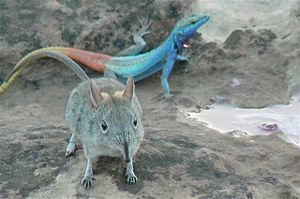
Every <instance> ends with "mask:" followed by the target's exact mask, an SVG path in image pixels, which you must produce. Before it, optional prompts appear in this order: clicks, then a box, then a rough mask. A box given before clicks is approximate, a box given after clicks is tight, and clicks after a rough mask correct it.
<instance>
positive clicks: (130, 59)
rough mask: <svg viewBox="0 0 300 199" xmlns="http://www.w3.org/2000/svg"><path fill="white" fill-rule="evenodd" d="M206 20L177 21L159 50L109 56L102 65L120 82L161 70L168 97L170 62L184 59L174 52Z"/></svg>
mask: <svg viewBox="0 0 300 199" xmlns="http://www.w3.org/2000/svg"><path fill="white" fill-rule="evenodd" d="M208 19H209V17H208V16H204V17H199V16H198V15H195V14H193V15H190V16H188V17H187V18H183V19H181V20H180V21H179V22H177V24H176V26H175V27H174V29H173V30H172V32H171V33H170V35H169V37H168V38H167V39H166V40H165V41H164V42H163V43H162V44H161V45H160V46H159V47H157V48H155V49H153V50H151V51H149V52H146V53H143V54H139V55H133V56H124V57H112V59H111V60H110V61H109V62H107V63H106V67H107V69H109V70H111V71H113V72H114V73H115V74H116V75H117V77H118V78H120V79H123V80H125V79H127V78H128V76H133V77H134V80H135V81H139V80H141V79H143V78H145V77H147V76H150V75H152V74H153V73H155V72H157V71H160V70H162V75H161V83H162V86H163V88H164V95H170V87H169V84H168V80H167V79H168V77H169V75H170V73H171V72H172V70H173V66H174V63H175V61H176V60H178V61H182V60H186V59H185V58H184V57H183V56H180V55H178V52H179V51H180V50H181V49H182V48H183V47H184V44H185V43H186V42H187V41H188V40H189V39H190V38H191V37H192V36H193V34H194V33H195V32H196V30H197V29H198V28H199V27H201V26H202V25H203V24H205V23H206V22H207V21H208Z"/></svg>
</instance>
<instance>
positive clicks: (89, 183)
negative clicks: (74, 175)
mask: <svg viewBox="0 0 300 199" xmlns="http://www.w3.org/2000/svg"><path fill="white" fill-rule="evenodd" d="M94 180H95V178H93V160H92V159H91V158H88V160H87V163H86V169H85V174H84V177H83V179H82V181H81V183H82V185H83V186H84V187H85V188H86V189H90V188H92V187H93V186H94Z"/></svg>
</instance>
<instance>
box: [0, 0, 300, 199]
mask: <svg viewBox="0 0 300 199" xmlns="http://www.w3.org/2000/svg"><path fill="white" fill-rule="evenodd" d="M205 2H206V1H204V2H203V3H202V5H203V10H204V12H205V14H208V15H212V19H211V21H210V22H209V24H207V25H204V26H203V27H202V28H201V29H200V31H199V33H198V34H197V35H195V37H194V38H193V39H192V40H191V42H190V43H191V47H190V48H189V49H188V50H187V51H186V52H187V53H188V54H189V55H190V57H191V58H190V61H189V63H177V64H176V65H175V69H174V71H173V72H172V75H171V76H170V79H169V82H170V86H171V88H172V92H173V93H174V94H175V96H174V97H173V98H171V99H168V100H165V99H161V95H162V88H161V86H160V79H159V74H155V75H153V76H151V77H149V78H146V79H145V80H143V81H140V82H138V83H137V84H136V94H137V96H138V97H139V99H140V102H141V104H142V106H143V112H144V117H143V121H144V126H145V139H144V141H143V143H142V145H141V147H140V149H139V151H138V153H137V155H136V157H135V159H134V168H135V171H136V175H137V177H138V182H137V184H136V185H132V186H129V185H127V184H126V183H125V179H124V177H123V175H124V163H123V161H122V160H121V159H117V158H109V157H100V158H99V160H98V161H97V162H96V163H95V164H94V173H95V178H96V183H95V186H94V188H93V189H92V190H90V191H86V190H84V188H83V187H82V185H81V183H80V181H81V179H82V177H83V175H84V169H85V157H84V155H83V151H82V148H81V147H79V150H78V151H77V155H76V156H75V157H72V158H68V159H66V158H65V157H64V151H65V148H66V146H67V140H68V138H69V136H70V134H69V131H68V126H67V123H66V121H65V119H64V111H65V105H66V102H67V99H68V96H69V94H70V92H71V90H72V89H73V88H74V87H75V86H76V85H77V84H78V83H79V78H78V77H76V76H75V74H73V73H72V72H71V71H70V70H69V69H68V68H67V67H65V66H64V65H63V64H61V63H58V62H57V61H54V60H51V59H45V60H40V61H38V62H37V63H34V64H32V65H31V66H32V67H29V68H28V69H27V70H26V71H24V72H23V73H22V75H21V76H20V77H19V78H18V79H17V81H16V82H15V83H14V85H13V86H12V87H11V88H10V89H9V90H7V91H6V92H5V93H4V94H3V95H1V96H0V148H1V150H0V157H1V158H0V161H1V164H0V171H1V172H0V197H1V198H24V197H31V198H88V197H92V198H124V197H126V198H203V199H204V198H245V199H252V198H274V199H276V198H278V199H282V198H290V199H296V198H300V175H299V171H300V151H299V148H297V147H295V146H293V145H291V144H288V143H286V142H285V141H284V140H282V139H281V138H280V134H281V132H277V133H273V134H271V135H269V136H253V137H249V136H242V137H239V138H236V137H234V136H233V135H231V134H221V133H219V132H216V131H214V130H212V129H209V128H207V127H206V126H205V125H203V124H201V123H198V122H197V121H193V120H189V119H187V118H186V117H185V116H184V115H183V114H182V113H181V112H180V111H179V110H188V111H195V112H199V111H200V108H205V107H206V106H208V105H209V104H212V103H213V102H215V101H216V100H219V99H225V100H226V101H229V102H230V103H231V104H233V105H235V106H238V107H248V108H252V107H256V108H257V107H265V106H268V105H273V104H286V103H288V102H289V97H290V96H291V94H292V93H293V92H294V91H296V90H297V88H299V84H298V83H297V82H298V80H299V74H300V73H297V71H298V70H299V65H298V64H297V63H299V52H300V51H299V45H295V44H296V43H298V41H299V40H298V39H299V37H298V36H297V34H296V33H297V31H298V30H297V27H296V26H295V25H294V24H295V23H298V24H299V10H300V9H299V5H300V4H299V1H291V2H289V3H285V7H284V11H285V15H284V19H285V20H288V21H287V22H286V23H285V24H289V25H288V26H285V27H286V28H285V29H286V30H287V32H290V33H291V35H290V36H289V35H286V36H285V37H284V35H283V36H282V34H283V33H282V32H280V31H281V30H279V29H278V28H273V27H274V26H270V24H272V23H274V20H275V19H276V18H274V17H273V18H272V17H269V18H263V17H262V16H261V15H257V17H256V19H257V21H256V22H260V21H263V22H264V23H261V24H258V25H257V26H255V27H253V26H250V25H249V26H247V27H245V26H244V25H241V24H240V23H236V22H235V21H234V20H233V21H231V20H227V21H226V20H224V23H227V24H229V28H228V32H223V33H222V32H221V33H222V34H221V33H220V32H217V31H218V30H222V27H221V26H219V24H220V23H221V22H220V21H219V20H221V19H218V17H219V15H217V14H216V13H217V11H220V9H219V8H220V7H222V5H223V4H222V3H220V2H219V4H218V3H216V4H215V6H212V5H211V4H209V2H206V3H205ZM230 2H231V3H232V2H233V1H230ZM251 2H252V1H251ZM257 2H260V3H258V4H255V2H254V1H253V4H251V3H247V4H245V6H249V9H252V10H253V13H255V12H259V11H261V9H255V8H260V6H262V7H263V6H264V5H266V4H270V3H269V2H268V1H265V2H264V1H258V0H257ZM275 3H277V4H278V5H279V4H280V2H279V1H275ZM250 4H251V6H250ZM254 4H255V5H254ZM195 5H198V7H197V6H195ZM280 5H281V4H280ZM255 6H256V7H255ZM274 7H276V6H274ZM199 9H200V11H201V2H199V1H163V0H156V1H154V0H151V1H150V0H149V1H129V2H128V3H126V4H124V3H122V1H115V0H114V1H101V2H99V1H83V0H76V1H60V0H58V1H49V2H45V3H44V2H36V1H31V0H30V1H26V2H25V1H24V2H21V1H17V0H13V1H11V0H10V1H8V0H6V1H5V0H4V1H2V2H1V3H0V13H1V14H0V22H1V23H0V52H1V53H0V60H1V62H0V68H1V70H0V80H3V79H4V78H5V77H6V75H7V74H8V73H9V71H10V70H11V69H12V67H13V66H14V64H16V63H17V61H18V60H19V59H20V58H21V57H22V56H24V55H25V54H26V53H28V52H30V51H32V50H34V49H38V48H41V47H46V46H57V45H62V46H72V47H76V48H81V49H87V50H91V51H99V52H100V51H101V52H105V53H107V54H110V55H113V54H116V53H118V52H119V51H120V50H122V49H124V48H126V47H127V46H129V45H130V44H131V35H130V34H131V31H134V30H136V29H138V25H139V24H138V21H137V20H136V16H143V15H147V14H151V19H152V20H153V23H152V26H151V31H152V33H151V34H149V35H147V36H146V40H147V42H148V44H149V45H148V49H151V48H153V47H155V46H157V45H158V44H159V43H160V42H161V41H163V39H164V38H166V36H167V35H168V33H169V32H170V31H171V29H172V27H173V25H174V23H175V22H176V21H177V20H178V19H179V18H181V17H182V16H185V15H187V14H188V13H190V12H191V11H194V12H198V10H199ZM273 9H274V10H272V11H273V12H272V14H273V15H276V9H275V8H273ZM278 9H280V8H279V6H278ZM201 13H203V12H201ZM210 13H211V14H210ZM230 13H233V11H232V12H230V11H227V12H226V10H223V12H222V13H221V14H222V16H223V17H224V19H226V16H227V15H228V16H231V15H230ZM249 13H251V12H249ZM278 13H280V12H278ZM213 14H216V18H214V17H213ZM253 15H254V14H253ZM273 15H272V16H273ZM260 17H262V18H260ZM278 17H279V16H278ZM216 19H218V20H216ZM266 20H270V23H267V22H266ZM272 20H273V21H272ZM217 21H218V23H217ZM245 21H246V22H249V21H247V20H245ZM253 21H254V22H255V20H254V19H253V20H252V21H251V22H253ZM246 22H245V23H246ZM232 23H234V25H232ZM268 24H269V25H268ZM291 24H292V25H291ZM231 25H232V26H231ZM218 27H219V28H218ZM226 30H227V29H226ZM202 33H203V34H202ZM207 33H210V34H209V37H208V36H207V35H208V34H207ZM220 35H221V36H220ZM214 38H215V39H214ZM85 70H86V72H87V73H88V75H89V76H91V77H98V76H99V74H96V73H95V72H93V71H91V70H89V69H86V68H85ZM295 71H296V72H295ZM236 79H238V80H239V82H240V84H239V85H238V86H233V85H234V82H235V80H236ZM295 111H297V110H295ZM299 111H300V110H299ZM224 122H226V115H224Z"/></svg>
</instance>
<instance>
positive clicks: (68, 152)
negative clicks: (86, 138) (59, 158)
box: [65, 142, 77, 158]
mask: <svg viewBox="0 0 300 199" xmlns="http://www.w3.org/2000/svg"><path fill="white" fill-rule="evenodd" d="M76 149H77V147H76V143H74V142H69V144H68V146H67V149H66V154H65V156H66V158H68V157H70V156H73V155H75V151H76Z"/></svg>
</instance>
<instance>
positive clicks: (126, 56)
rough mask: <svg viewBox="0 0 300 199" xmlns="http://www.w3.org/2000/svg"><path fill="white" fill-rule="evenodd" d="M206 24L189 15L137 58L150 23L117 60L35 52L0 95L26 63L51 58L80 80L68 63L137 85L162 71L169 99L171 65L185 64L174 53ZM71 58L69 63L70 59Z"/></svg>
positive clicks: (71, 51) (58, 50)
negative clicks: (166, 36) (136, 82)
mask: <svg viewBox="0 0 300 199" xmlns="http://www.w3.org/2000/svg"><path fill="white" fill-rule="evenodd" d="M208 20H209V17H208V16H203V17H200V16H198V15H196V14H192V15H190V16H188V17H185V18H183V19H181V20H180V21H178V22H177V23H176V25H175V27H174V29H173V30H172V32H171V33H170V35H169V37H168V38H167V39H166V40H165V41H164V42H163V43H162V44H161V45H160V46H158V47H157V48H155V49H153V50H151V51H149V52H145V53H141V54H138V53H140V52H141V51H142V49H143V48H144V47H145V45H146V43H145V41H144V40H143V38H142V36H143V35H145V34H147V33H148V31H146V30H147V28H148V27H149V25H150V23H147V21H148V20H147V21H146V22H145V23H143V22H141V21H140V22H141V24H142V28H141V30H140V31H139V32H138V33H137V34H134V41H135V43H136V45H135V46H132V47H133V48H128V49H126V50H125V51H122V52H121V53H120V54H119V55H117V56H109V55H105V54H101V53H94V52H89V51H84V50H80V49H75V48H65V47H48V48H42V49H38V50H35V51H33V52H31V53H29V54H28V55H27V56H25V57H24V58H23V59H21V60H20V61H19V62H18V63H17V64H16V66H15V67H14V69H13V70H12V72H11V73H10V74H9V75H8V77H7V78H6V80H5V81H4V82H3V83H2V84H1V85H0V94H1V93H2V92H4V91H5V90H6V89H7V88H8V87H9V85H11V84H12V82H13V81H14V80H15V79H16V77H17V76H18V75H19V73H20V72H21V71H22V70H23V69H24V68H25V67H26V66H28V65H29V64H30V63H32V62H34V61H36V60H38V59H40V58H44V57H52V58H54V59H58V60H59V61H61V62H63V63H65V64H66V65H68V66H69V67H71V69H73V70H74V71H75V72H76V73H77V75H79V76H80V77H82V78H83V79H84V76H86V75H85V74H83V73H84V72H83V71H81V70H80V67H79V66H78V65H77V64H76V63H75V62H73V61H72V60H71V59H73V60H75V61H78V62H80V63H82V64H85V65H86V66H88V67H90V68H92V69H94V70H96V71H98V72H104V74H105V75H106V76H108V77H114V78H117V79H119V80H120V81H122V82H125V80H126V79H127V78H128V77H129V76H132V77H133V78H134V80H135V81H139V80H141V79H144V78H145V77H148V76H150V75H152V74H153V73H155V72H158V71H160V70H162V75H161V83H162V86H163V89H164V96H170V95H171V93H170V87H169V84H168V77H169V75H170V74H171V72H172V70H173V67H174V63H175V61H187V59H186V58H185V57H184V56H181V55H179V54H178V53H179V52H180V51H181V50H182V49H183V48H184V47H186V42H187V41H188V40H189V39H190V38H191V37H192V36H193V34H194V33H195V32H196V31H197V29H198V28H200V27H201V26H202V25H203V24H205V23H206V22H207V21H208ZM70 58H71V59H70Z"/></svg>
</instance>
